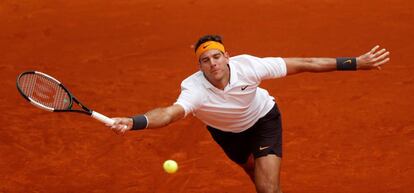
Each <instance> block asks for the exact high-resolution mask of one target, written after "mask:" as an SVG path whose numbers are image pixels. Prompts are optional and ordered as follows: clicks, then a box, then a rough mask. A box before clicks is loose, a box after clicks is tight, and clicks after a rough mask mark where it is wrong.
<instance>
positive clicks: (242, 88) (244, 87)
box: [241, 85, 249, 90]
mask: <svg viewBox="0 0 414 193" xmlns="http://www.w3.org/2000/svg"><path fill="white" fill-rule="evenodd" d="M248 86H249V85H247V86H243V87H241V90H246V88H247V87H248Z"/></svg>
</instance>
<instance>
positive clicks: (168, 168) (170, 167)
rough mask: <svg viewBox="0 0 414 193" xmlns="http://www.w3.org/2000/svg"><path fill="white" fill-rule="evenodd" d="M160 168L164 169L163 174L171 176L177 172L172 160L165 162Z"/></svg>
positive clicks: (175, 163)
mask: <svg viewBox="0 0 414 193" xmlns="http://www.w3.org/2000/svg"><path fill="white" fill-rule="evenodd" d="M162 167H163V168H164V170H165V172H167V173H169V174H173V173H175V172H176V171H177V170H178V165H177V162H175V161H174V160H167V161H165V162H164V164H163V165H162Z"/></svg>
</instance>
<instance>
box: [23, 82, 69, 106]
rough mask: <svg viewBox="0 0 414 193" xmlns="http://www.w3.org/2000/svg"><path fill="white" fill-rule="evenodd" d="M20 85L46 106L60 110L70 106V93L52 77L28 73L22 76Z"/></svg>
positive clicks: (29, 95) (24, 90) (27, 93)
mask: <svg viewBox="0 0 414 193" xmlns="http://www.w3.org/2000/svg"><path fill="white" fill-rule="evenodd" d="M19 85H20V87H21V89H22V91H23V92H24V94H25V95H26V96H28V97H30V98H31V99H33V100H34V101H36V102H38V103H40V104H42V105H44V106H47V107H50V108H53V109H60V110H62V109H68V108H69V105H70V97H69V94H68V93H67V92H66V91H65V90H64V89H63V88H62V87H61V86H60V84H59V83H58V82H56V81H54V80H52V79H50V78H47V77H44V76H42V75H38V74H26V75H24V76H22V77H20V79H19Z"/></svg>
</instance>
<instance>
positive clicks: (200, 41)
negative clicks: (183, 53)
mask: <svg viewBox="0 0 414 193" xmlns="http://www.w3.org/2000/svg"><path fill="white" fill-rule="evenodd" d="M208 41H215V42H220V43H221V44H223V39H222V38H221V36H219V35H210V34H209V35H204V36H203V37H201V38H200V39H198V41H197V43H196V44H195V46H194V52H196V51H197V48H198V47H200V45H201V44H203V43H204V42H208Z"/></svg>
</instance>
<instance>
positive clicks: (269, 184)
mask: <svg viewBox="0 0 414 193" xmlns="http://www.w3.org/2000/svg"><path fill="white" fill-rule="evenodd" d="M252 131H253V133H254V135H253V140H252V143H251V145H252V149H253V151H252V152H253V155H254V157H255V160H254V162H255V164H254V165H255V172H254V174H255V178H254V179H255V181H254V182H255V186H256V190H257V192H259V193H268V192H269V193H270V192H271V193H280V192H281V190H280V164H281V157H282V122H281V116H280V112H279V109H278V108H277V105H276V104H275V106H274V108H273V109H272V110H271V111H270V112H269V113H267V114H266V116H264V117H263V118H261V119H259V121H258V122H257V123H256V125H255V128H254V130H252Z"/></svg>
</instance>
